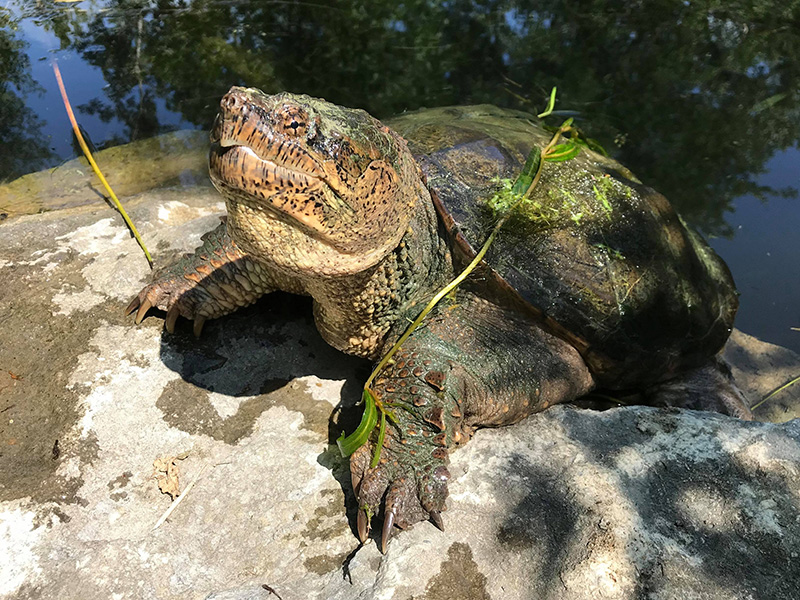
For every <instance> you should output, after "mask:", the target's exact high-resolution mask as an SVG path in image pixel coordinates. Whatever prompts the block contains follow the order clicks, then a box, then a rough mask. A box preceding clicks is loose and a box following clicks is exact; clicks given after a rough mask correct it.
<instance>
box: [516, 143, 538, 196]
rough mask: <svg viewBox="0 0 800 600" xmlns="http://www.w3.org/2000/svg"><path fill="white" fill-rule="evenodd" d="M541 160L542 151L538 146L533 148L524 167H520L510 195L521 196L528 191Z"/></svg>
mask: <svg viewBox="0 0 800 600" xmlns="http://www.w3.org/2000/svg"><path fill="white" fill-rule="evenodd" d="M541 159H542V151H541V149H540V148H539V147H538V146H534V147H533V148H532V149H531V151H530V154H528V158H527V159H526V160H525V165H524V166H523V167H522V171H520V174H519V176H518V177H517V180H516V181H515V182H514V185H513V186H512V187H511V193H512V194H513V195H515V196H518V195H519V196H521V195H522V194H524V193H525V192H527V191H528V188H529V187H531V183H533V178H534V177H536V171H538V170H539V161H540V160H541Z"/></svg>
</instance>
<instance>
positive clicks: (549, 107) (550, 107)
mask: <svg viewBox="0 0 800 600" xmlns="http://www.w3.org/2000/svg"><path fill="white" fill-rule="evenodd" d="M555 105H556V88H555V87H554V88H553V89H552V90H550V101H549V102H548V103H547V108H545V109H544V112H543V113H539V114H538V115H536V116H537V117H539V118H540V119H543V118H544V117H546V116H547V115H549V114H550V113H551V112H553V108H555Z"/></svg>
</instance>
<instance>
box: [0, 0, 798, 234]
mask: <svg viewBox="0 0 800 600" xmlns="http://www.w3.org/2000/svg"><path fill="white" fill-rule="evenodd" d="M14 6H15V7H16V8H17V9H18V10H19V11H20V12H21V13H22V14H23V15H25V16H27V17H31V18H36V19H37V20H38V22H40V23H41V24H42V25H43V26H44V27H46V28H48V29H49V30H50V31H52V32H53V33H55V34H56V35H57V36H58V38H59V39H60V40H61V44H62V48H63V49H68V50H74V51H77V52H78V53H79V54H80V55H81V56H82V58H83V59H84V60H85V61H87V62H88V63H89V64H91V65H93V66H95V67H98V68H100V69H101V70H102V72H103V74H104V77H105V80H106V82H107V83H108V86H107V88H106V89H104V90H97V96H96V97H95V98H94V99H93V100H91V101H90V102H88V103H87V104H84V105H82V106H80V107H79V110H80V111H82V112H83V113H89V114H95V115H97V116H99V117H100V118H101V119H103V120H104V121H108V122H110V121H118V122H121V123H122V124H124V127H123V133H122V134H121V135H118V136H117V137H116V139H113V140H110V142H111V143H119V142H126V141H129V140H133V139H138V138H142V137H148V136H151V135H154V134H156V133H159V132H162V131H164V130H166V129H169V128H170V126H167V125H164V124H163V123H162V119H160V115H159V100H160V101H163V103H164V104H165V106H166V107H167V108H168V109H170V110H172V111H175V112H178V113H180V114H182V115H183V117H184V118H185V119H186V120H187V121H189V122H191V123H193V124H194V125H195V126H197V127H200V128H207V127H209V126H210V123H211V121H212V119H213V116H214V114H215V112H216V106H217V102H218V100H219V98H220V97H221V96H222V94H223V93H224V92H225V91H226V90H227V89H228V88H229V87H230V86H231V85H234V84H238V85H249V86H254V87H260V88H262V89H264V90H266V91H269V92H276V91H280V90H289V91H294V92H304V93H308V94H311V95H314V96H322V97H325V98H327V99H328V100H331V101H333V102H337V103H340V104H344V105H348V106H357V107H362V108H365V109H366V110H368V111H369V112H371V113H373V114H374V115H376V116H378V117H386V116H389V115H391V114H394V113H396V112H400V111H403V110H413V109H416V108H419V107H421V106H437V105H446V104H467V103H481V102H488V103H492V104H499V105H502V106H510V107H514V108H521V109H528V110H535V109H537V108H539V107H540V106H542V104H543V103H544V99H545V98H546V95H547V93H548V92H549V90H550V88H551V87H552V86H554V85H557V86H558V88H559V107H561V108H565V109H566V108H569V109H574V110H576V111H578V112H579V123H580V124H581V125H582V126H583V127H584V128H585V129H586V130H587V131H588V133H589V134H590V135H591V136H592V137H595V138H599V139H600V140H601V142H603V143H604V145H605V146H606V147H607V148H608V149H609V150H610V151H612V152H613V153H614V154H615V155H617V157H618V158H619V159H620V160H621V161H622V162H623V163H625V164H626V165H627V166H629V167H631V169H632V170H633V171H634V172H636V173H637V174H638V175H639V176H640V177H642V178H643V179H644V180H645V181H646V182H647V183H648V184H650V185H652V186H653V187H655V188H657V189H659V190H660V191H662V192H664V193H665V194H666V195H667V196H668V197H669V198H670V199H671V200H672V202H673V203H675V204H676V206H677V207H678V208H679V209H680V210H681V212H682V213H683V214H684V215H685V216H686V217H687V218H688V219H689V220H690V221H692V222H693V223H695V224H697V225H698V226H699V227H701V228H702V229H704V230H705V231H706V232H707V233H713V234H723V235H724V234H727V233H729V232H728V230H727V225H726V224H725V221H724V213H725V211H726V210H727V209H728V208H729V207H730V203H731V200H732V199H733V198H735V197H737V196H740V195H742V194H745V193H751V194H755V195H756V196H760V197H764V196H765V195H766V194H767V193H775V191H773V190H769V189H764V188H761V187H759V186H757V185H756V184H755V183H754V182H753V177H754V175H756V174H758V173H760V172H762V171H763V169H764V164H765V162H766V161H767V160H768V159H769V157H770V156H772V155H773V153H774V152H775V151H776V150H778V149H782V148H786V147H788V146H791V145H792V144H794V143H796V141H797V139H798V129H799V128H798V121H799V120H800V115H799V113H798V94H800V85H798V81H799V77H798V76H799V75H800V62H799V61H797V60H796V59H795V58H794V57H796V56H800V35H799V34H798V31H800V6H798V5H797V4H796V3H795V4H791V3H784V2H778V1H775V0H766V1H757V2H751V3H721V2H716V1H705V2H703V1H701V2H692V3H663V2H658V1H656V0H640V1H638V2H627V3H616V2H603V1H600V0H595V1H589V2H583V3H580V10H578V9H577V8H576V4H575V3H574V2H568V1H563V0H561V1H559V0H548V1H547V2H543V1H541V0H527V1H522V0H520V1H516V2H513V1H510V0H505V1H503V0H449V1H444V0H440V1H435V0H410V1H406V2H397V1H396V0H339V1H328V2H325V1H322V2H264V1H261V2H257V1H250V2H247V1H221V0H198V1H194V2H191V3H187V2H184V1H182V0H159V1H150V2H147V1H142V0H138V1H137V0H113V1H111V2H108V3H106V4H104V8H102V9H97V8H94V9H92V10H91V11H90V12H86V11H85V10H84V9H83V8H81V6H80V5H66V6H65V7H64V8H61V7H58V8H55V7H54V6H53V5H49V4H44V3H39V2H36V3H34V2H21V1H20V2H17V4H15V5H14ZM0 15H5V13H0ZM5 18H7V19H8V17H7V16H6V17H5ZM1 35H2V40H3V42H2V45H1V46H0V55H2V57H3V60H2V64H3V70H2V76H3V82H4V86H5V87H4V88H3V89H4V90H10V89H12V88H13V87H14V86H16V87H20V86H21V85H22V86H24V85H33V84H32V82H31V81H30V76H29V75H27V73H26V69H27V68H28V67H29V65H28V63H27V62H26V60H27V59H26V57H25V54H24V47H23V46H22V44H23V43H22V42H20V41H19V39H18V38H15V37H13V34H11V33H10V32H8V33H7V32H6V28H3V33H2V34H1ZM6 65H10V67H8V68H6ZM3 93H4V102H3V113H2V122H0V136H2V137H0V144H3V149H4V150H5V149H6V148H12V147H13V148H14V149H15V150H14V152H15V153H16V154H14V157H15V158H14V159H13V160H11V161H8V160H6V161H5V162H4V163H3V164H2V165H0V168H2V171H0V177H2V176H5V177H8V176H9V175H11V174H19V173H20V172H22V171H23V168H22V167H23V166H27V167H28V169H27V170H31V169H32V168H35V167H36V166H37V163H36V160H42V159H43V158H46V157H47V153H46V152H45V150H46V146H44V145H43V144H42V133H41V129H40V127H41V122H40V121H37V119H36V116H35V115H32V114H30V113H26V111H25V107H24V106H23V105H21V104H20V103H19V97H16V96H14V94H13V91H11V92H9V91H4V92H3ZM8 94H10V95H11V96H12V98H11V100H10V102H6V101H5V97H6V95H8ZM14 98H16V99H17V102H16V103H15V102H14ZM3 154H4V155H6V153H5V152H4V153H3ZM12 154H13V153H12Z"/></svg>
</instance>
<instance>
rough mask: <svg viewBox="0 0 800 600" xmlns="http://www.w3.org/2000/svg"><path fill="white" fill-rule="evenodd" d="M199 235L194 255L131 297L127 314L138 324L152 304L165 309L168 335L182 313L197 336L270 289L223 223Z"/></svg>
mask: <svg viewBox="0 0 800 600" xmlns="http://www.w3.org/2000/svg"><path fill="white" fill-rule="evenodd" d="M202 239H203V245H202V246H200V247H199V248H198V249H197V250H196V251H195V252H194V254H187V255H186V256H184V257H183V258H182V259H181V260H179V261H178V262H176V263H175V264H174V265H172V266H170V267H168V268H167V269H165V270H163V271H162V272H161V273H160V274H159V275H157V276H156V277H155V279H154V280H153V282H152V283H151V284H150V285H148V286H146V287H145V288H144V289H142V291H140V292H139V293H138V294H137V295H136V297H135V298H133V300H131V303H130V304H128V307H127V309H126V312H127V314H131V313H133V312H134V311H135V312H136V324H137V325H138V324H139V323H141V322H142V319H144V318H145V316H146V315H147V312H148V311H149V310H150V309H151V308H159V309H161V310H163V311H165V312H166V313H167V316H166V319H165V321H164V327H165V329H166V330H167V331H168V332H170V333H173V332H174V331H175V322H176V321H177V320H178V317H184V318H186V319H190V320H193V321H194V327H193V330H194V334H195V336H198V337H199V336H200V332H201V331H202V330H203V325H204V324H205V322H206V320H207V319H215V318H217V317H221V316H223V315H226V314H229V313H232V312H234V311H235V310H236V309H237V308H240V307H242V306H247V305H248V304H252V303H253V302H255V301H256V300H258V298H259V297H261V296H262V295H263V294H266V293H268V292H271V291H272V290H274V289H275V286H274V285H273V282H272V278H271V276H270V275H269V273H267V271H266V270H265V269H264V268H263V267H262V266H261V265H259V264H258V263H256V262H254V261H252V260H250V259H248V258H247V257H246V256H245V255H243V254H242V253H241V252H240V251H239V249H238V247H237V246H236V244H235V243H234V242H233V241H232V240H231V239H230V237H228V234H227V231H226V229H225V224H224V223H222V224H220V225H219V227H217V228H216V229H215V230H213V231H210V232H209V233H207V234H206V235H204V236H203V238H202Z"/></svg>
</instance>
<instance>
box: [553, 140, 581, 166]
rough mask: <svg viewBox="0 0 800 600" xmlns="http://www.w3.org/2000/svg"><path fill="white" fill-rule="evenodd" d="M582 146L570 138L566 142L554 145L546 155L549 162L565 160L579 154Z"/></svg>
mask: <svg viewBox="0 0 800 600" xmlns="http://www.w3.org/2000/svg"><path fill="white" fill-rule="evenodd" d="M580 151H581V147H580V146H579V145H578V144H576V143H575V142H574V141H572V140H570V141H568V142H566V143H564V144H558V145H557V146H553V149H552V150H550V152H548V153H547V155H546V156H545V157H544V159H545V161H547V162H564V161H566V160H570V159H572V158H575V157H576V156H578V154H579V153H580Z"/></svg>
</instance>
